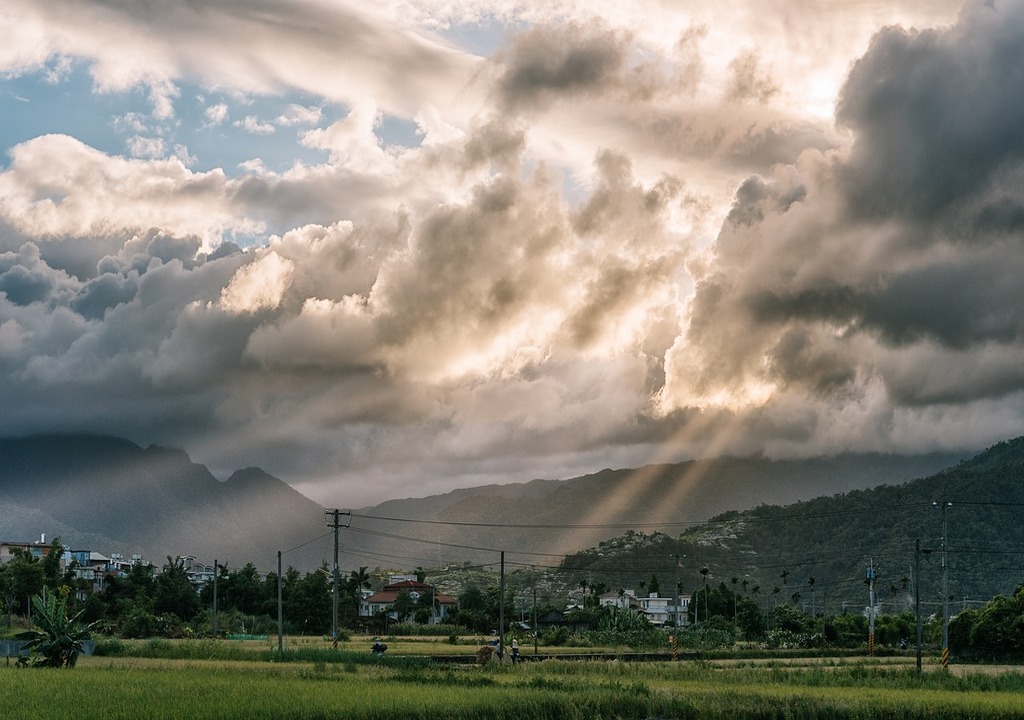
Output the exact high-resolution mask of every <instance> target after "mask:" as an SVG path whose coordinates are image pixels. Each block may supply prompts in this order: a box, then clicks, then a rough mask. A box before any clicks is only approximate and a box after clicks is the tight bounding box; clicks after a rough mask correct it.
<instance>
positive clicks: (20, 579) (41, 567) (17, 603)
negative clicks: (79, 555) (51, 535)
mask: <svg viewBox="0 0 1024 720" xmlns="http://www.w3.org/2000/svg"><path fill="white" fill-rule="evenodd" d="M63 553H64V548H63V547H62V546H61V544H60V541H59V540H54V541H53V542H52V543H51V544H50V546H49V554H46V555H43V556H42V557H35V556H33V555H32V553H31V552H29V551H28V550H27V549H24V548H14V549H13V550H12V552H11V560H10V561H9V562H7V563H4V564H3V565H0V602H2V603H3V611H4V613H5V614H6V615H7V624H8V625H10V624H11V616H12V615H24V616H27V615H31V613H32V598H33V597H34V596H36V595H44V594H47V593H49V594H58V593H60V592H61V590H62V589H65V588H66V589H67V590H64V592H63V594H65V595H67V594H68V590H69V589H70V588H71V587H72V586H73V585H74V583H75V572H74V570H73V569H70V568H69V569H66V570H64V571H62V570H61V567H60V558H61V555H62V554H63Z"/></svg>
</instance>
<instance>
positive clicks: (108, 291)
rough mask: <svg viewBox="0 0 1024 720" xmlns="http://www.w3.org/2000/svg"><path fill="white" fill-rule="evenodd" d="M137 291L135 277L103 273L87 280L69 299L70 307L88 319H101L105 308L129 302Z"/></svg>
mask: <svg viewBox="0 0 1024 720" xmlns="http://www.w3.org/2000/svg"><path fill="white" fill-rule="evenodd" d="M133 275H134V274H133ZM137 291H138V286H137V284H136V277H134V276H133V277H131V278H126V277H124V276H123V275H120V274H115V273H104V274H102V275H100V276H99V277H98V278H93V279H92V280H90V281H89V282H87V283H86V284H85V285H84V286H83V287H82V289H81V290H80V291H79V292H78V294H77V295H75V297H74V298H73V299H72V300H71V303H70V307H71V309H72V310H74V311H75V312H77V313H78V314H79V315H82V316H83V317H85V318H88V319H89V320H102V319H103V315H104V313H106V311H107V310H109V309H110V308H113V307H117V306H118V305H121V304H123V303H126V302H130V301H131V300H132V298H134V297H135V293H136V292H137Z"/></svg>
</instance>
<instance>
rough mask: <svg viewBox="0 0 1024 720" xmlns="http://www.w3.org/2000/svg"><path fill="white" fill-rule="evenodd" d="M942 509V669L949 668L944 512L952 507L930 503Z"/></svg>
mask: <svg viewBox="0 0 1024 720" xmlns="http://www.w3.org/2000/svg"><path fill="white" fill-rule="evenodd" d="M932 507H941V508H942V667H944V668H947V667H949V563H948V562H947V552H948V548H947V544H948V543H947V536H946V530H947V525H946V511H947V510H949V508H951V507H953V503H951V502H949V501H947V500H941V501H938V502H932Z"/></svg>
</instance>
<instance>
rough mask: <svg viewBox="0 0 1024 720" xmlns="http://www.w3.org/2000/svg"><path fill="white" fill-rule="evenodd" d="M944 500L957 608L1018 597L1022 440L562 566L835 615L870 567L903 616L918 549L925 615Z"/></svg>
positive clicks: (933, 598) (856, 594)
mask: <svg viewBox="0 0 1024 720" xmlns="http://www.w3.org/2000/svg"><path fill="white" fill-rule="evenodd" d="M944 504H945V505H947V507H946V510H945V514H946V515H947V517H946V522H947V528H946V532H947V535H946V538H945V540H946V548H947V552H948V574H949V577H948V588H949V593H950V595H951V598H952V601H953V611H954V612H956V611H959V610H960V609H964V608H967V607H975V606H977V604H978V603H981V602H984V601H987V600H988V599H990V598H991V597H993V596H994V595H996V594H1003V595H1009V594H1011V593H1013V591H1014V590H1015V588H1016V587H1017V586H1019V585H1020V584H1021V583H1022V582H1024V570H1022V566H1021V558H1022V557H1024V528H1022V526H1021V522H1020V515H1021V510H1022V509H1024V437H1020V438H1016V439H1013V440H1007V441H1004V442H1000V443H997V444H996V445H994V446H992V447H990V448H988V449H987V450H985V451H983V452H981V453H979V454H977V455H976V456H974V457H972V458H969V459H967V460H964V461H962V462H960V463H957V464H956V465H953V466H950V467H948V468H946V469H944V470H942V471H941V472H937V473H935V474H933V475H930V476H928V477H923V478H919V479H916V480H912V481H910V482H906V483H899V484H884V485H879V486H877V487H873V488H867V489H857V490H851V491H849V492H846V493H842V494H839V495H835V496H823V497H818V498H813V499H810V500H804V501H801V502H797V503H793V504H790V505H785V506H783V505H761V506H758V507H756V508H753V509H750V510H746V511H743V512H736V511H730V512H726V513H723V514H721V515H719V516H717V517H716V518H713V519H712V520H711V521H710V522H708V523H704V524H700V525H696V526H693V527H690V528H687V529H686V530H684V531H683V532H682V533H672V534H671V536H669V535H667V534H666V535H665V536H661V537H656V538H647V539H645V540H644V541H643V542H640V541H636V540H635V539H634V538H632V537H627V538H623V537H619V538H615V539H612V540H609V541H608V542H605V543H603V544H602V545H601V547H591V548H588V549H586V550H582V551H580V552H577V553H574V554H573V555H571V556H568V557H566V559H565V560H564V562H563V563H562V565H561V568H562V571H563V572H564V573H565V574H566V575H568V576H570V577H586V578H590V579H591V580H592V581H594V582H603V583H606V584H607V585H608V586H610V587H622V586H625V587H631V586H635V584H636V583H638V582H639V581H643V580H646V579H648V578H650V577H651V575H652V574H656V575H658V576H659V577H660V578H662V579H663V580H665V579H672V580H673V581H675V580H678V581H680V582H681V583H682V584H683V587H684V588H685V589H686V590H688V591H689V590H693V589H695V588H699V587H700V586H701V583H702V582H703V577H702V575H701V574H700V570H701V568H703V567H707V568H708V570H709V583H713V585H714V586H716V587H717V586H718V584H719V583H722V582H724V583H726V584H727V586H729V587H736V585H735V583H736V582H739V581H744V582H745V585H744V586H742V587H743V589H746V588H752V587H755V586H757V587H759V588H760V590H761V598H760V599H761V601H762V602H763V603H773V604H775V603H790V602H792V603H794V604H799V605H803V606H806V605H807V604H808V603H811V604H814V603H817V604H816V605H815V607H817V608H819V609H820V608H821V606H822V604H823V603H828V606H829V608H830V609H831V610H834V609H835V608H836V607H837V604H838V603H843V606H844V607H845V606H846V604H847V603H849V604H850V606H851V607H854V608H857V609H858V610H857V611H858V612H859V609H860V608H861V607H863V606H865V605H866V604H867V588H866V586H865V583H864V581H865V574H866V569H867V567H868V564H869V563H871V564H872V565H873V567H874V568H875V575H876V598H877V600H878V602H880V603H882V604H883V605H884V606H885V607H886V609H887V610H890V611H891V610H893V609H897V610H909V609H910V608H911V607H912V602H913V596H912V592H913V588H914V573H915V569H914V568H915V558H914V554H915V547H916V543H917V542H918V541H920V543H921V548H922V550H924V551H925V552H924V553H923V555H924V556H923V558H922V560H921V563H920V575H921V577H920V583H921V593H922V602H923V603H925V607H926V609H927V612H929V613H931V612H934V611H935V609H936V607H938V606H939V605H940V604H941V597H942V591H941V577H942V573H941V568H942V562H941V558H940V555H939V553H940V551H941V549H942V547H943V537H942V533H943V516H944V512H943V510H942V506H943V505H944ZM812 578H813V579H814V581H813V583H812V582H811V579H812ZM730 583H733V584H732V585H730ZM671 584H672V583H670V585H671ZM794 596H797V597H799V598H800V599H799V601H797V600H795V599H794Z"/></svg>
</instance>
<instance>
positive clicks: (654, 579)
mask: <svg viewBox="0 0 1024 720" xmlns="http://www.w3.org/2000/svg"><path fill="white" fill-rule="evenodd" d="M647 591H648V592H650V593H654V594H655V595H661V586H660V585H658V576H657V575H655V574H654V573H651V581H650V582H649V583H647Z"/></svg>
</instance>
